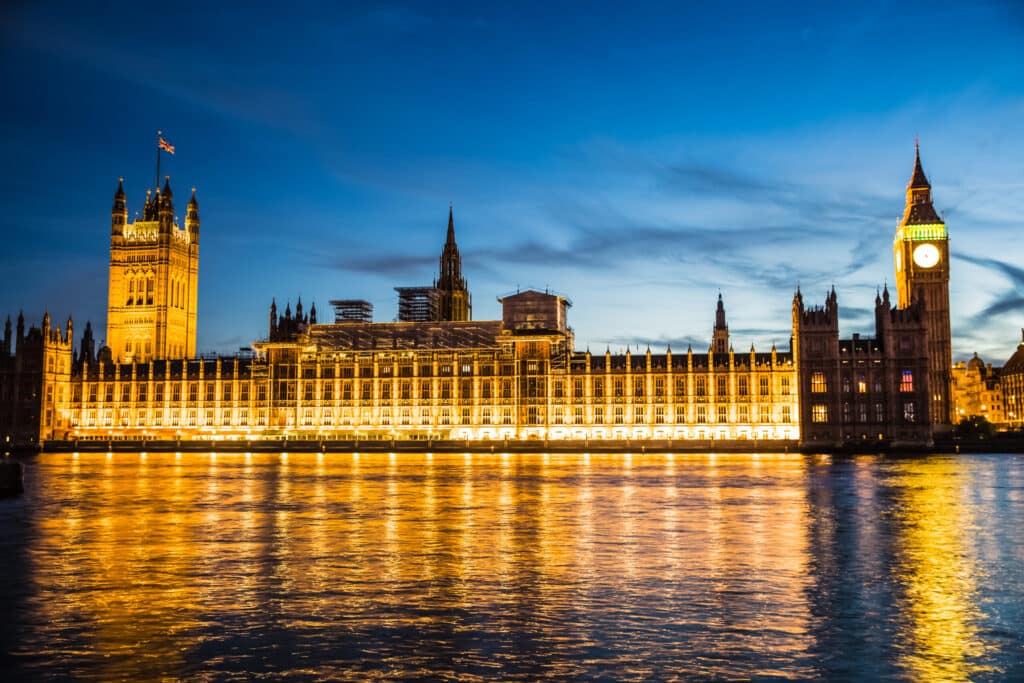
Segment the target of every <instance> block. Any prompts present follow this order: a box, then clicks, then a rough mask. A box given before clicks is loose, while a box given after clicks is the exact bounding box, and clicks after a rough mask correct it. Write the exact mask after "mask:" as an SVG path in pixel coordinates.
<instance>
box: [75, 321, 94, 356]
mask: <svg viewBox="0 0 1024 683" xmlns="http://www.w3.org/2000/svg"><path fill="white" fill-rule="evenodd" d="M95 360H96V340H94V339H93V338H92V323H91V322H89V321H88V320H87V321H86V322H85V332H83V333H82V345H81V346H80V347H79V349H78V362H80V363H93V362H95Z"/></svg>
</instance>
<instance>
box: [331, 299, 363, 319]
mask: <svg viewBox="0 0 1024 683" xmlns="http://www.w3.org/2000/svg"><path fill="white" fill-rule="evenodd" d="M330 304H331V306H334V322H336V323H369V322H373V304H371V303H370V302H369V301H365V300H363V299H334V300H332V301H331V302H330Z"/></svg>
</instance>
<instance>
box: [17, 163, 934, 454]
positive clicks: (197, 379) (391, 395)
mask: <svg viewBox="0 0 1024 683" xmlns="http://www.w3.org/2000/svg"><path fill="white" fill-rule="evenodd" d="M907 201H908V205H907V209H906V211H905V215H904V219H903V220H902V221H901V223H900V227H899V229H898V232H897V236H896V241H895V244H896V250H895V254H896V274H897V282H898V287H899V297H900V302H899V305H898V306H893V305H892V304H891V303H890V302H889V298H888V292H886V293H885V294H884V296H882V295H880V296H879V298H878V299H877V300H876V336H875V337H874V338H872V339H861V338H860V337H858V336H854V338H853V339H850V340H840V339H839V337H838V304H837V299H836V295H835V292H834V290H833V291H832V292H831V293H830V294H829V295H828V296H827V297H826V301H825V305H824V306H823V307H820V308H815V307H805V306H804V304H803V298H802V295H801V294H800V293H799V291H798V292H797V294H796V297H795V298H794V302H793V319H792V330H793V336H792V341H791V344H790V346H791V348H790V349H785V350H780V349H776V348H775V347H774V346H773V347H772V348H771V349H770V350H768V351H758V350H756V349H755V348H753V347H751V348H750V349H749V350H747V351H735V350H734V349H733V346H732V343H731V340H730V336H729V327H728V324H727V321H726V311H725V304H724V301H723V300H722V298H721V296H719V299H718V302H717V307H716V310H715V322H714V326H713V329H712V330H711V335H710V339H709V344H708V346H707V347H706V348H701V349H698V350H694V349H692V348H688V349H686V350H685V351H682V352H678V351H673V350H672V349H665V350H664V351H663V352H658V353H654V352H652V351H651V350H650V349H647V350H646V351H644V352H643V353H632V352H631V351H629V350H627V351H624V352H622V353H612V352H611V350H610V349H609V350H606V351H605V352H604V353H597V354H592V353H590V352H589V351H587V352H583V351H578V350H576V349H575V345H574V336H573V331H572V328H571V327H570V325H569V321H568V312H569V309H570V307H571V303H570V301H569V300H568V299H567V298H565V297H563V296H560V295H557V294H554V293H551V292H538V291H532V290H529V291H522V292H516V293H514V294H510V295H508V296H505V297H503V298H501V299H500V302H501V305H502V318H501V319H500V320H483V321H478V320H473V319H472V307H471V297H470V293H469V290H468V285H467V283H466V279H465V278H464V277H463V274H462V264H461V256H460V253H459V249H458V246H457V244H456V240H455V228H454V219H453V215H452V212H451V211H450V212H449V219H448V226H447V235H446V240H445V244H444V248H443V250H442V253H441V257H440V263H439V273H438V277H437V278H436V279H435V280H434V282H433V285H432V286H428V287H413V288H409V287H403V288H399V290H398V292H399V315H398V320H399V322H372V307H371V306H370V305H369V304H368V303H367V302H364V301H355V300H348V299H340V300H335V301H333V302H332V305H334V307H335V319H334V321H333V322H319V321H318V319H317V312H316V307H315V306H312V307H311V308H310V309H309V310H308V311H306V310H304V309H303V307H302V303H301V301H298V302H297V305H296V307H295V310H294V311H293V310H292V308H291V304H290V303H289V304H288V305H287V306H286V308H285V311H284V313H283V314H279V312H278V309H277V305H276V302H272V303H271V306H270V316H269V325H268V328H267V333H266V336H265V337H264V338H263V339H261V340H259V341H256V342H254V343H253V352H252V353H251V354H246V355H243V356H239V357H222V358H198V357H196V355H195V311H196V307H197V306H196V305H197V283H198V247H199V211H198V202H197V201H196V198H195V191H194V190H193V193H192V198H191V201H190V202H189V204H188V211H187V214H186V219H185V227H184V229H181V228H179V227H178V226H177V224H176V223H175V221H174V211H173V193H172V191H171V188H170V181H169V179H166V180H165V183H164V187H163V189H162V190H160V191H158V192H154V193H150V194H147V199H146V202H145V205H144V207H143V211H142V215H141V216H140V218H139V219H138V220H136V221H135V222H133V223H129V222H128V219H127V215H128V213H127V206H126V201H125V193H124V190H123V187H122V185H121V184H119V185H118V188H117V191H116V193H115V197H114V207H113V212H112V236H111V256H110V287H109V299H108V329H107V337H108V344H107V346H104V347H103V348H102V349H100V350H99V351H98V352H97V351H95V343H94V341H93V338H92V330H91V327H90V326H87V329H86V332H85V334H84V335H83V338H82V343H81V344H80V347H79V350H78V353H77V354H74V352H73V349H72V329H73V324H72V321H71V320H70V319H69V320H68V323H67V325H66V328H65V330H63V331H61V330H60V329H51V325H50V321H49V317H48V316H47V317H46V318H45V319H44V321H43V325H42V327H40V328H32V329H30V330H29V331H28V332H27V333H26V332H25V331H24V321H23V320H21V319H19V323H18V332H17V336H16V337H12V334H11V328H10V324H9V323H8V326H7V331H6V333H5V341H4V349H3V352H2V353H0V429H2V430H3V436H4V438H5V439H7V440H8V441H16V442H20V443H23V444H29V445H31V444H37V443H39V442H40V441H44V440H79V439H103V440H109V439H119V438H130V439H144V440H163V439H249V440H252V439H259V438H281V437H282V436H287V437H289V438H292V437H297V438H306V437H308V438H315V439H323V440H335V439H336V440H350V439H360V440H365V439H400V440H418V439H453V440H483V441H487V440H504V439H514V440H530V439H538V440H540V439H544V440H574V441H579V442H588V441H592V440H627V439H628V440H632V441H664V440H708V441H713V440H776V441H780V442H781V441H783V440H786V441H796V440H802V442H803V443H805V444H810V445H812V446H815V447H821V448H833V447H845V446H849V445H851V443H852V442H862V441H865V440H872V441H875V442H879V441H881V442H885V443H887V444H896V445H915V444H916V445H927V444H929V443H931V439H932V436H931V435H932V429H933V426H934V425H933V423H934V422H935V420H934V411H935V410H939V411H948V400H949V398H948V397H949V390H948V386H947V388H946V389H945V390H935V388H934V382H936V381H940V382H941V381H945V382H948V374H949V371H948V363H947V366H946V370H945V373H943V372H941V371H939V370H937V369H936V368H937V365H936V363H937V362H938V361H936V360H935V359H936V358H940V359H941V358H945V357H946V356H948V355H949V340H948V335H949V322H948V321H949V311H948V266H947V263H948V244H947V242H948V239H947V237H946V234H945V226H944V225H942V224H941V221H939V222H938V223H936V222H935V221H936V220H937V218H936V216H935V215H933V214H934V213H935V212H934V209H932V208H931V198H930V185H928V184H927V179H926V178H925V177H924V173H923V171H922V170H921V165H920V157H919V155H918V157H917V158H916V159H915V169H914V173H913V177H912V180H911V183H910V185H909V186H908V199H907ZM923 245H930V246H927V248H923ZM933 252H935V253H933ZM910 264H913V265H910ZM936 274H937V275H936ZM904 299H906V301H904ZM943 302H945V303H943ZM936 320H938V322H935V321H936ZM12 340H13V341H12ZM14 342H16V344H15V343H14ZM14 349H16V350H14ZM945 419H946V420H947V421H948V418H945Z"/></svg>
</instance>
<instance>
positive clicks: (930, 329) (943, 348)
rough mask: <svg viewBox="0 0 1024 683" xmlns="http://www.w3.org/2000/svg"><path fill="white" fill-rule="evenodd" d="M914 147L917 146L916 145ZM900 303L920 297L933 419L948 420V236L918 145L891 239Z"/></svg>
mask: <svg viewBox="0 0 1024 683" xmlns="http://www.w3.org/2000/svg"><path fill="white" fill-rule="evenodd" d="M915 147H917V146H916V145H915ZM893 256H894V260H895V265H896V290H897V293H898V297H899V307H900V308H906V307H907V306H909V305H910V304H911V302H912V301H914V300H916V299H917V298H919V297H920V298H922V299H924V311H925V326H926V328H927V331H926V336H927V344H928V348H927V354H928V387H929V392H930V393H931V406H930V407H931V410H930V411H929V412H930V414H931V419H932V422H933V423H935V424H941V425H948V424H950V421H951V413H950V410H951V403H950V397H949V394H950V388H949V383H950V367H951V366H952V364H953V349H952V343H951V341H950V329H949V235H948V233H947V232H946V224H945V223H944V222H943V220H942V218H941V217H940V216H939V215H938V214H937V213H936V212H935V207H934V206H932V186H931V184H930V183H929V182H928V178H927V177H926V176H925V174H924V169H923V168H921V151H920V149H919V148H917V149H916V153H915V158H914V173H913V175H912V176H911V178H910V183H909V184H908V185H907V205H906V208H904V210H903V218H902V220H900V223H899V227H898V228H897V229H896V239H895V240H894V242H893Z"/></svg>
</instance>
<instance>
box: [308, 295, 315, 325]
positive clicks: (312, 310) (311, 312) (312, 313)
mask: <svg viewBox="0 0 1024 683" xmlns="http://www.w3.org/2000/svg"><path fill="white" fill-rule="evenodd" d="M309 324H310V325H316V302H315V301H314V302H313V307H312V308H310V309H309Z"/></svg>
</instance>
